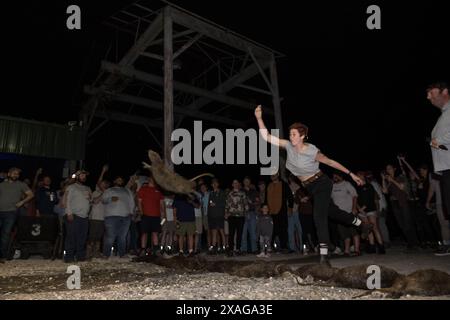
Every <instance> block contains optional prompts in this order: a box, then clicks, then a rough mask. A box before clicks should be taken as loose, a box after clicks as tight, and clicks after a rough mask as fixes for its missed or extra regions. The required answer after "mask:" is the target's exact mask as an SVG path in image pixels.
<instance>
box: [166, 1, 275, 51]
mask: <svg viewBox="0 0 450 320" xmlns="http://www.w3.org/2000/svg"><path fill="white" fill-rule="evenodd" d="M172 18H173V21H174V22H175V23H177V24H181V25H183V26H185V27H187V28H189V29H192V30H195V31H197V32H200V33H202V34H204V35H205V36H207V37H209V38H212V39H215V40H217V41H219V42H222V43H225V44H227V45H229V46H231V47H233V48H236V49H239V50H242V51H244V52H246V51H247V48H248V47H251V48H252V50H253V52H254V53H255V54H256V55H257V56H259V57H262V58H266V59H268V58H270V55H271V51H270V50H266V49H264V48H263V47H262V46H261V45H256V44H254V43H252V42H251V41H248V40H246V39H244V37H241V36H238V35H237V34H236V33H234V32H231V31H230V30H226V29H224V28H220V27H218V26H216V25H213V24H212V23H208V22H206V21H204V20H202V19H199V18H197V17H194V16H193V15H191V14H187V13H185V12H183V11H181V10H178V9H176V8H172Z"/></svg>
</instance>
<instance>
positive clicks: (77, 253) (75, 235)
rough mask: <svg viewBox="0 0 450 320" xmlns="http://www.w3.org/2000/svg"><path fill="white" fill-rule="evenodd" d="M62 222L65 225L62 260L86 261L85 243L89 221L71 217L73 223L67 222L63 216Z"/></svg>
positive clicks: (75, 216)
mask: <svg viewBox="0 0 450 320" xmlns="http://www.w3.org/2000/svg"><path fill="white" fill-rule="evenodd" d="M64 222H65V225H66V239H65V242H64V250H66V254H65V256H64V259H65V260H73V259H75V258H76V259H77V260H80V259H86V241H87V236H88V230H89V219H88V218H81V217H79V216H77V215H73V221H68V220H67V216H64Z"/></svg>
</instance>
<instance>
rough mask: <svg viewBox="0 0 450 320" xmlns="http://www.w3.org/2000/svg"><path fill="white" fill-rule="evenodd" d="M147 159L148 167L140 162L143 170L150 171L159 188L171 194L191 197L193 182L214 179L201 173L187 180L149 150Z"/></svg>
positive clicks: (193, 191)
mask: <svg viewBox="0 0 450 320" xmlns="http://www.w3.org/2000/svg"><path fill="white" fill-rule="evenodd" d="M148 157H149V159H150V161H151V163H152V164H151V165H149V164H148V163H146V162H142V164H143V165H144V168H145V169H148V170H150V171H151V173H152V176H153V178H154V179H155V182H156V183H157V184H158V185H159V186H160V187H161V188H163V189H164V190H167V191H170V192H173V193H177V194H185V195H191V196H192V195H193V194H194V193H195V180H197V179H199V178H201V177H204V176H209V177H214V175H213V174H211V173H203V174H200V175H198V176H196V177H194V178H192V179H190V180H188V179H186V178H184V177H182V176H180V175H178V174H176V173H175V172H174V171H172V170H171V169H170V168H168V167H167V166H166V165H165V164H164V161H163V160H162V159H161V157H160V156H159V154H158V153H156V152H155V151H153V150H149V151H148Z"/></svg>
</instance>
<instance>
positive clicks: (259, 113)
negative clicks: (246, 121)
mask: <svg viewBox="0 0 450 320" xmlns="http://www.w3.org/2000/svg"><path fill="white" fill-rule="evenodd" d="M255 117H256V120H259V119H262V109H261V105H258V106H257V107H256V109H255Z"/></svg>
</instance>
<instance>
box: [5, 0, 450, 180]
mask: <svg viewBox="0 0 450 320" xmlns="http://www.w3.org/2000/svg"><path fill="white" fill-rule="evenodd" d="M131 2H132V1H89V2H88V1H75V0H74V1H70V2H69V1H45V3H44V2H42V3H41V2H37V1H28V2H25V3H24V2H20V3H17V4H15V5H9V6H10V7H8V6H7V5H6V4H5V7H6V8H5V9H4V10H5V12H8V13H9V14H10V16H11V21H7V20H4V21H3V23H4V24H5V26H4V27H3V28H2V29H3V32H4V33H5V36H4V37H3V39H4V45H3V46H2V48H3V51H6V55H7V58H6V60H5V61H4V64H5V66H4V67H5V68H6V70H8V72H7V75H6V76H5V78H6V77H7V79H5V78H4V80H6V81H5V82H6V83H8V89H7V90H6V95H7V96H10V99H8V100H6V101H8V102H5V101H4V102H3V103H2V107H1V111H0V113H1V114H6V115H12V116H21V117H24V118H32V119H38V120H45V121H49V122H58V123H66V122H67V121H69V120H73V119H76V118H77V115H78V110H79V105H80V103H81V102H83V99H85V98H86V97H85V96H83V95H82V94H81V90H82V86H83V85H84V84H86V81H87V78H89V76H90V75H91V74H96V73H97V71H98V69H97V67H98V66H96V65H95V64H93V61H94V60H95V59H97V57H95V55H96V53H97V52H96V50H97V48H98V47H100V46H101V44H102V37H104V36H105V33H104V32H105V31H104V30H105V29H104V28H103V27H101V22H102V21H103V20H104V19H105V18H106V17H108V16H109V15H111V14H112V13H114V12H116V11H117V10H118V9H120V8H121V7H122V6H124V5H126V4H128V3H131ZM174 2H175V3H177V4H179V5H180V6H182V7H184V8H186V9H188V10H190V11H192V12H194V13H196V14H198V15H200V16H203V17H205V18H207V19H209V20H212V21H214V22H216V23H218V24H221V25H224V26H226V27H227V28H229V29H231V30H234V31H236V32H238V33H240V34H242V35H245V36H247V37H249V38H251V39H254V40H256V41H258V42H260V43H262V44H264V45H267V46H269V47H271V48H273V49H275V50H278V51H280V52H283V53H285V54H286V56H287V57H286V58H283V59H281V60H280V61H279V63H278V74H279V83H280V93H281V96H282V97H283V98H284V101H283V104H282V108H283V122H284V126H285V128H287V126H288V125H289V124H290V123H292V122H294V121H301V122H304V123H305V124H307V125H308V126H309V127H310V135H309V136H310V141H311V142H312V143H314V144H316V145H317V146H318V147H319V148H320V149H321V150H322V151H323V152H324V153H325V154H326V155H328V156H330V157H331V158H334V159H335V160H338V161H340V162H342V163H343V164H344V165H346V166H348V167H350V168H351V169H353V170H358V169H378V168H381V167H382V166H383V165H384V164H386V163H388V162H390V161H394V160H395V155H396V154H397V153H398V152H405V153H406V154H407V156H408V157H409V158H410V160H411V162H413V163H414V164H416V165H418V164H420V163H422V162H429V161H430V155H429V148H428V146H427V143H426V142H425V139H426V138H427V137H428V136H429V134H430V132H431V129H432V127H433V125H434V123H435V121H436V119H437V117H438V116H439V111H438V109H437V108H434V107H432V106H431V105H430V104H429V102H428V101H427V100H426V94H425V89H426V86H427V84H429V83H430V82H433V81H436V80H445V81H448V80H449V78H450V67H449V66H450V63H449V61H448V60H449V56H450V54H449V52H450V51H449V41H448V34H450V24H449V22H448V10H445V9H446V8H445V7H444V3H445V1H418V2H414V3H412V2H411V1H390V3H387V2H386V3H385V2H379V1H370V2H367V1H358V2H357V1H328V2H325V1H235V0H233V1H230V0H227V1H206V0H204V1H203V0H202V1H198V0H195V1H194V0H191V1H174ZM394 3H395V4H394ZM70 4H78V5H80V7H81V10H82V30H81V31H69V30H67V29H66V25H65V20H66V17H67V14H66V12H65V11H66V8H67V6H68V5H70ZM370 4H378V5H379V6H380V7H381V12H382V29H381V30H368V29H367V28H366V19H367V17H368V14H366V8H367V6H368V5H370ZM6 43H7V44H8V45H6ZM255 125H256V124H255ZM102 131H103V132H101V133H99V135H98V138H97V139H96V140H95V141H94V142H93V143H91V144H90V145H89V146H88V147H87V163H86V165H87V166H88V168H89V167H90V169H91V170H92V171H96V170H99V168H100V166H101V163H103V162H106V161H108V162H110V163H112V164H113V166H114V165H115V166H116V168H118V169H117V171H122V172H123V173H127V174H128V173H131V172H132V171H134V170H135V169H134V168H136V167H137V166H138V165H139V163H140V161H141V160H144V157H145V150H146V149H147V148H150V147H152V148H153V147H155V146H154V145H153V143H152V140H151V138H150V137H149V136H148V134H147V133H146V131H145V130H142V129H141V128H133V127H132V126H129V125H121V124H114V125H113V124H109V125H106V126H105V127H104V128H103V129H102ZM285 134H286V132H285ZM130 141H131V142H132V143H130ZM130 168H133V169H130ZM214 169H217V168H214ZM223 169H224V168H223V167H222V168H221V170H223ZM255 169H256V168H255V167H252V168H250V169H249V168H233V170H236V175H237V176H238V177H241V176H242V175H243V174H244V173H246V172H256V171H255ZM180 170H181V172H182V173H186V174H188V175H191V174H194V173H198V172H203V171H205V170H206V169H205V168H204V167H199V166H195V167H190V168H180ZM208 170H209V169H208ZM227 170H231V168H230V169H227ZM248 170H250V171H248ZM222 172H223V171H222Z"/></svg>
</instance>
